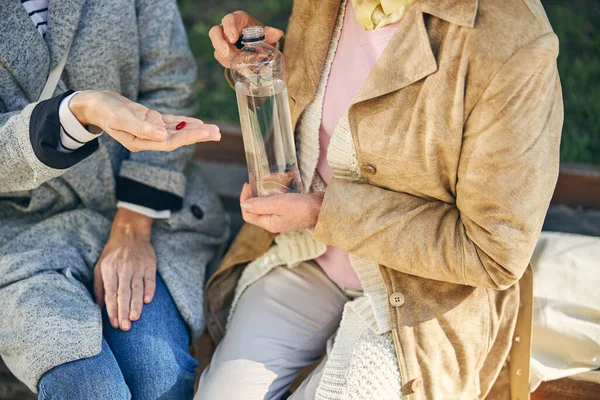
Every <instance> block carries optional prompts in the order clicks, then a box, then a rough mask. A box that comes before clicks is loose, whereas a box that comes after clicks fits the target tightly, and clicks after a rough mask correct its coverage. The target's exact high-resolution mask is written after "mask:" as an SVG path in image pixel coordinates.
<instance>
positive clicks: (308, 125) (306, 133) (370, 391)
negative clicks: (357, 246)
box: [230, 0, 402, 400]
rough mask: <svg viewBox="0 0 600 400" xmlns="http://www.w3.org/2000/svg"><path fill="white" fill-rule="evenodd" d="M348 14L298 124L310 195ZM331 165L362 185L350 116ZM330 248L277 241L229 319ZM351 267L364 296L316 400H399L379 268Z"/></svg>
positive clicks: (341, 125)
mask: <svg viewBox="0 0 600 400" xmlns="http://www.w3.org/2000/svg"><path fill="white" fill-rule="evenodd" d="M345 9H346V0H343V1H342V3H341V5H340V11H339V13H338V17H337V21H336V24H335V27H334V31H333V34H332V38H331V43H330V45H329V50H328V53H327V57H326V59H325V68H324V70H323V75H322V76H321V81H320V83H319V86H318V88H317V93H316V95H315V99H314V100H313V102H312V103H311V104H310V105H309V106H308V108H307V109H306V110H305V112H304V113H303V115H302V118H301V120H300V122H299V124H298V147H299V158H298V160H299V164H300V171H301V175H302V182H303V184H304V187H305V188H310V191H311V192H312V191H323V190H324V189H325V183H324V182H323V181H322V179H321V178H320V176H319V175H318V173H316V167H317V162H318V157H319V127H320V124H321V119H322V109H323V99H324V95H325V87H326V85H327V80H328V77H329V72H330V70H331V64H332V62H333V58H334V56H335V52H336V50H337V45H338V41H339V37H340V33H341V30H342V25H343V21H344V14H345ZM327 161H328V163H329V167H330V168H331V170H332V172H333V175H334V176H335V177H336V178H340V179H347V180H351V181H354V182H357V181H360V179H361V176H360V172H359V169H358V162H357V158H356V151H355V148H354V143H353V141H352V135H351V133H350V128H349V124H348V114H347V111H346V113H345V114H344V115H343V116H342V118H340V120H339V122H338V124H337V126H336V128H335V129H334V132H333V135H332V137H331V142H330V144H329V148H328V152H327ZM326 248H327V247H326V245H325V244H323V243H321V242H319V241H317V240H315V239H314V238H313V236H312V232H311V231H309V230H305V231H299V232H291V233H287V234H280V235H278V236H277V237H276V238H275V243H274V244H273V245H272V246H271V248H270V249H269V250H268V251H267V252H266V253H265V254H264V255H263V256H262V257H260V258H258V259H256V260H254V261H253V262H252V263H250V264H248V266H247V267H246V268H245V270H244V272H243V273H242V275H241V277H240V280H239V282H238V285H237V287H236V293H235V297H234V300H233V304H232V308H231V314H232V313H233V311H234V309H235V306H236V305H237V302H238V301H239V299H240V297H241V295H242V293H243V292H244V290H245V289H246V288H248V286H250V285H251V284H252V283H254V282H256V281H257V280H258V279H260V278H261V277H263V276H264V275H266V274H267V273H268V272H269V271H271V270H272V269H273V268H275V267H278V266H287V267H289V268H293V267H294V266H295V265H297V264H298V263H300V262H303V261H308V260H313V259H315V258H317V257H319V256H320V255H322V254H323V253H324V252H325V250H326ZM350 261H351V263H352V266H353V267H354V269H355V270H356V273H357V275H358V278H359V280H360V282H361V284H362V287H363V295H362V296H359V297H357V298H355V299H354V300H352V301H349V302H348V303H346V305H345V307H344V311H343V315H342V321H341V323H340V327H339V329H338V331H337V333H336V335H335V337H334V338H332V339H331V340H330V341H329V343H328V346H327V347H328V351H327V353H328V355H327V360H326V363H325V367H324V370H323V376H322V378H321V381H320V383H319V386H318V388H317V395H316V398H317V399H320V400H369V399H374V400H400V399H401V397H402V396H401V381H400V373H399V371H398V362H397V359H396V353H395V349H394V344H393V341H392V336H391V333H390V322H389V315H388V312H389V311H388V296H387V291H386V288H385V285H384V282H383V278H382V277H381V273H380V270H379V265H378V264H377V263H375V262H374V261H372V260H370V259H367V258H364V257H359V256H355V255H352V254H351V255H350ZM315 268H316V267H315ZM231 314H230V318H231Z"/></svg>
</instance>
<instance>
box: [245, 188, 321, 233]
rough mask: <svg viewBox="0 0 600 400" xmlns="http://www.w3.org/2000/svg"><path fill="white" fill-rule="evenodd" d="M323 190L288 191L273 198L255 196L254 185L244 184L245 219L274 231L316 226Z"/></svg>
mask: <svg viewBox="0 0 600 400" xmlns="http://www.w3.org/2000/svg"><path fill="white" fill-rule="evenodd" d="M324 195H325V194H324V193H323V192H320V193H312V194H298V193H286V194H279V195H275V196H271V197H254V198H252V194H251V192H250V185H248V184H247V183H246V184H244V187H243V189H242V194H241V196H240V204H241V207H242V217H243V218H244V221H246V222H248V223H250V224H253V225H257V226H260V227H261V228H263V229H266V230H267V231H269V232H271V233H287V232H293V231H300V230H303V229H313V228H314V227H315V226H316V225H317V220H318V219H319V213H320V212H321V204H322V203H323V196H324Z"/></svg>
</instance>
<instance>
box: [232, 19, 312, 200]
mask: <svg viewBox="0 0 600 400" xmlns="http://www.w3.org/2000/svg"><path fill="white" fill-rule="evenodd" d="M242 44H243V46H244V47H242V49H241V50H240V53H239V54H238V55H237V56H236V57H235V58H234V59H233V60H232V61H231V72H232V76H233V79H234V81H235V92H236V96H237V104H238V109H239V113H240V123H241V125H242V136H243V140H244V150H245V152H246V161H247V163H248V174H249V179H250V188H251V191H252V195H253V196H272V195H275V194H282V193H301V192H302V182H301V180H300V173H299V171H298V161H297V158H296V146H295V144H294V133H293V132H292V120H291V116H290V107H289V102H288V94H287V88H286V84H285V79H284V63H283V54H281V52H280V51H279V50H277V49H276V48H274V47H272V46H269V45H267V44H266V43H265V35H264V32H263V28H262V27H260V26H252V27H249V28H246V29H244V30H243V32H242Z"/></svg>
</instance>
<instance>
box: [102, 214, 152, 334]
mask: <svg viewBox="0 0 600 400" xmlns="http://www.w3.org/2000/svg"><path fill="white" fill-rule="evenodd" d="M152 222H153V220H152V218H150V217H146V216H144V215H141V214H137V213H135V212H133V211H129V210H126V209H119V210H118V211H117V216H116V217H115V221H114V223H113V227H112V230H111V233H110V237H109V239H108V242H107V243H106V246H105V247H104V251H103V252H102V255H101V256H100V258H99V259H98V262H97V263H96V267H95V268H94V294H95V296H96V302H97V303H98V305H99V306H100V307H104V306H106V311H107V314H108V319H109V321H110V324H111V325H112V326H113V328H120V329H121V330H123V331H128V330H129V329H130V328H131V322H132V321H137V320H138V319H139V318H140V316H141V315H142V307H143V305H144V304H148V303H150V302H151V301H152V298H153V297H154V291H155V289H156V253H155V252H154V248H153V247H152V244H151V243H150V234H151V230H152Z"/></svg>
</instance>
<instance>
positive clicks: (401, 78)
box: [354, 2, 437, 103]
mask: <svg viewBox="0 0 600 400" xmlns="http://www.w3.org/2000/svg"><path fill="white" fill-rule="evenodd" d="M436 70H437V62H436V59H435V56H434V55H433V51H432V50H431V45H430V43H429V36H428V35H427V29H426V27H425V22H424V19H423V12H422V11H421V7H420V3H418V2H417V3H415V4H414V5H413V6H412V7H411V8H410V9H409V10H408V11H407V13H406V15H405V16H404V18H403V19H402V21H400V23H399V25H398V29H397V30H396V32H395V33H394V36H392V38H391V39H390V41H389V43H388V45H387V46H386V48H385V50H384V51H383V53H382V54H381V56H380V57H379V59H378V60H377V62H376V63H375V66H374V67H373V69H372V70H371V72H370V73H369V75H368V77H367V79H366V80H365V82H364V83H363V85H362V86H361V88H360V90H359V91H358V94H357V95H356V97H355V99H354V103H359V102H361V101H365V100H368V99H372V98H374V97H378V96H383V95H385V94H387V93H391V92H393V91H396V90H399V89H402V88H404V87H406V86H408V85H410V84H412V83H414V82H417V81H418V80H420V79H423V78H424V77H426V76H427V75H430V74H432V73H434V72H435V71H436Z"/></svg>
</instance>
